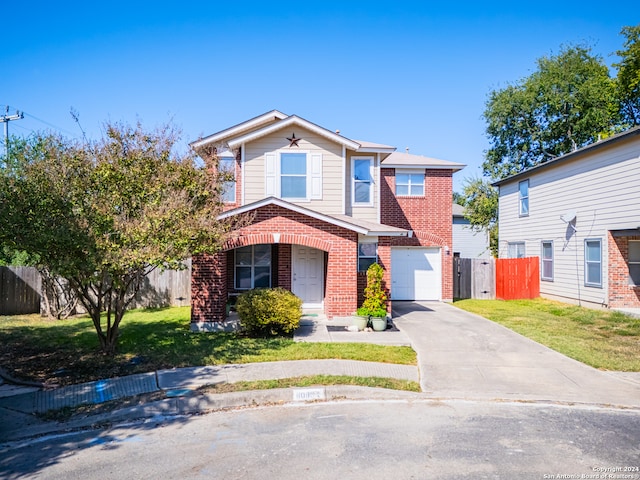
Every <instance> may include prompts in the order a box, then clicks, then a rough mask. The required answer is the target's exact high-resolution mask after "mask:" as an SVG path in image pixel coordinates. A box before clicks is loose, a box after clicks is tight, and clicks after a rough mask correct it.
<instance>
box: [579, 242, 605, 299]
mask: <svg viewBox="0 0 640 480" xmlns="http://www.w3.org/2000/svg"><path fill="white" fill-rule="evenodd" d="M587 242H598V244H599V245H600V260H599V261H598V262H594V261H587ZM589 263H598V264H599V265H600V283H595V282H588V281H587V271H588V268H587V266H588V264H589ZM602 273H603V272H602V239H601V238H585V239H584V286H585V287H597V288H602Z"/></svg>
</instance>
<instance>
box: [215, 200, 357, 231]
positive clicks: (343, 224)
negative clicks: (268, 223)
mask: <svg viewBox="0 0 640 480" xmlns="http://www.w3.org/2000/svg"><path fill="white" fill-rule="evenodd" d="M267 205H278V206H280V207H282V208H286V209H287V210H291V211H293V212H296V213H300V214H302V215H306V216H307V217H311V218H315V219H317V220H321V221H323V222H326V223H330V224H332V225H336V226H338V227H342V228H346V229H347V230H351V231H353V232H357V233H362V234H363V235H366V234H368V233H369V230H367V229H366V228H364V227H360V226H358V225H353V224H352V223H348V222H344V221H342V220H338V219H337V218H334V217H331V216H329V215H324V214H322V213H319V212H316V211H314V210H309V209H308V208H304V207H301V206H299V205H296V204H293V203H289V202H285V201H284V200H281V199H279V198H276V197H267V198H264V199H262V200H258V201H257V202H253V203H250V204H248V205H244V206H242V207H238V208H234V209H233V210H228V211H226V212H224V213H222V214H220V215H218V220H224V219H225V218H229V217H233V216H234V215H240V214H242V213H247V212H250V211H251V210H255V209H257V208H260V207H264V206H267Z"/></svg>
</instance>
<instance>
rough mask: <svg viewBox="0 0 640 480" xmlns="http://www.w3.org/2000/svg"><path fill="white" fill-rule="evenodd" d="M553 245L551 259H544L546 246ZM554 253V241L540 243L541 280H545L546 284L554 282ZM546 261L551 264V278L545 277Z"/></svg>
mask: <svg viewBox="0 0 640 480" xmlns="http://www.w3.org/2000/svg"><path fill="white" fill-rule="evenodd" d="M545 243H550V244H551V258H544V244H545ZM554 253H555V252H554V251H553V240H542V241H541V242H540V280H544V281H546V282H553V263H554V256H555V255H554ZM545 261H547V262H551V276H550V277H545V276H544V263H545Z"/></svg>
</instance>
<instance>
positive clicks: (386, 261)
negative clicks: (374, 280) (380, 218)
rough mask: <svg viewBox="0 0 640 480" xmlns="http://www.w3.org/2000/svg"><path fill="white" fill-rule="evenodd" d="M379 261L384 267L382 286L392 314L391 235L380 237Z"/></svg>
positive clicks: (388, 311) (388, 308)
mask: <svg viewBox="0 0 640 480" xmlns="http://www.w3.org/2000/svg"><path fill="white" fill-rule="evenodd" d="M378 263H379V264H380V266H381V267H382V268H383V269H384V275H383V276H382V288H383V289H384V293H385V294H386V295H387V313H389V314H391V298H390V297H391V295H390V293H391V292H390V290H389V288H390V286H391V237H378Z"/></svg>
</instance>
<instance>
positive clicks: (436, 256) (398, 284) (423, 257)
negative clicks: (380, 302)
mask: <svg viewBox="0 0 640 480" xmlns="http://www.w3.org/2000/svg"><path fill="white" fill-rule="evenodd" d="M391 299H392V300H441V299H442V265H441V261H440V249H439V248H409V247H402V248H400V247H395V248H392V249H391Z"/></svg>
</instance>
